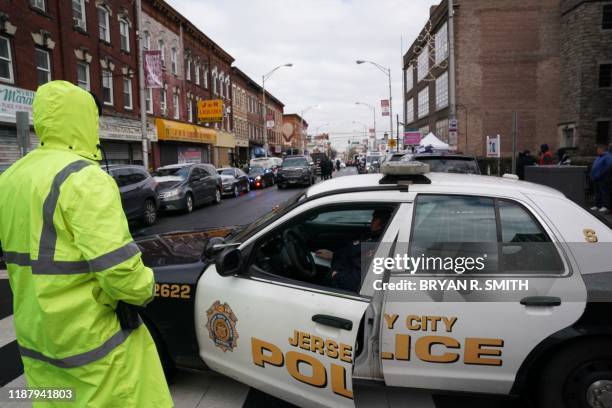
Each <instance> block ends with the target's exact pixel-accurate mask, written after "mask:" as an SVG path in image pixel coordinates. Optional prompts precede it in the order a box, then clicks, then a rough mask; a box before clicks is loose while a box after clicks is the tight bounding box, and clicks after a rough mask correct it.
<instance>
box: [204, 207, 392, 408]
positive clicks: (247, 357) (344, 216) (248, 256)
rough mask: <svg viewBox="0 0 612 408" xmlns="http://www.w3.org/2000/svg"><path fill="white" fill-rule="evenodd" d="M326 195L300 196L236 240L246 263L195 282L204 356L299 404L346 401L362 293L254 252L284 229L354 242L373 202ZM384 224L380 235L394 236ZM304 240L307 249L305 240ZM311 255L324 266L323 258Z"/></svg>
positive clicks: (225, 371) (362, 307)
mask: <svg viewBox="0 0 612 408" xmlns="http://www.w3.org/2000/svg"><path fill="white" fill-rule="evenodd" d="M359 197H360V195H357V196H356V198H359ZM331 199H332V197H326V198H321V199H319V200H315V201H313V202H306V203H305V204H302V205H301V206H299V207H297V208H295V209H294V210H292V211H290V212H289V213H288V214H286V215H285V216H283V217H281V218H280V219H279V220H277V221H276V222H274V223H272V224H271V225H269V226H268V227H266V228H264V229H263V230H262V231H261V232H259V233H256V234H255V235H254V236H252V237H251V238H249V239H248V240H247V241H246V242H245V243H243V244H242V245H241V246H240V249H241V252H242V254H243V256H244V259H245V265H244V267H245V268H247V269H246V270H245V271H244V272H243V273H242V274H240V275H239V276H229V277H222V276H220V275H219V274H218V273H217V272H216V268H215V266H214V265H213V266H211V267H209V268H208V269H207V270H206V271H205V272H204V274H203V275H202V277H201V278H200V281H199V282H198V286H197V295H196V331H197V337H198V342H199V346H200V356H201V357H202V359H203V360H204V361H205V363H206V364H207V365H208V366H209V367H211V368H212V369H213V370H215V371H217V372H220V373H222V374H225V375H227V376H229V377H232V378H235V379H237V380H238V381H241V382H243V383H246V384H248V385H250V386H252V387H255V388H257V389H259V390H262V391H264V392H267V393H269V394H271V395H274V396H276V397H279V398H282V399H285V400H287V401H290V402H292V403H294V404H297V405H298V406H326V407H330V406H353V391H352V366H353V359H354V357H355V356H356V353H357V350H356V341H357V333H358V331H359V326H360V322H361V319H362V316H363V315H364V312H365V310H366V308H367V307H368V305H369V299H368V298H367V297H363V296H360V295H359V294H358V292H357V291H355V292H349V291H343V290H339V289H333V288H330V287H327V286H324V285H322V284H312V283H307V282H303V281H300V280H298V279H293V278H287V277H282V276H278V275H275V274H274V273H271V272H270V271H274V269H270V270H266V269H267V267H266V266H265V265H263V264H258V262H262V259H266V257H269V259H273V260H275V262H277V260H278V258H276V257H275V255H277V254H275V253H269V254H266V256H264V258H261V257H259V256H258V251H263V248H264V247H265V245H269V243H271V242H274V240H275V239H276V238H275V237H277V236H279V235H280V236H284V237H286V236H287V234H284V231H287V230H288V229H289V228H292V229H296V230H300V229H301V230H303V231H304V232H303V234H305V235H306V234H309V235H310V236H313V234H315V235H316V236H317V238H318V239H319V241H320V242H321V247H322V248H325V247H326V246H328V245H333V242H334V241H336V242H337V241H339V240H342V239H345V238H347V235H346V234H347V233H348V234H349V236H348V237H349V238H350V239H351V241H349V242H348V245H356V246H357V245H359V246H360V242H358V241H356V238H357V237H360V236H361V234H360V232H361V231H365V230H366V229H367V228H368V227H369V223H370V219H371V216H372V211H373V208H374V207H375V206H372V205H369V204H367V203H365V204H364V205H361V206H359V203H358V202H356V201H350V202H346V203H337V202H336V203H333V202H332V200H331ZM328 205H331V207H328ZM296 220H300V221H299V222H297V221H296ZM387 225H388V228H387V229H386V232H385V235H384V236H383V238H382V240H383V241H384V240H388V239H393V238H394V237H395V236H396V235H397V228H395V232H393V227H391V226H390V225H391V222H389V224H387ZM351 231H352V232H351ZM351 234H354V235H353V236H351ZM393 234H395V235H393ZM280 244H281V245H282V242H281V243H280ZM303 244H304V245H305V246H307V247H308V249H309V250H311V251H313V252H314V248H315V247H313V246H312V243H311V242H306V241H305V242H304V243H303ZM323 245H325V246H323ZM279 248H281V247H279ZM328 249H329V247H328ZM332 249H336V248H332ZM338 250H340V248H338ZM279 251H281V252H282V251H283V249H282V248H281V249H279ZM313 259H314V260H315V262H316V263H317V264H319V265H320V266H322V267H323V268H325V266H324V265H325V260H323V259H318V258H313ZM278 262H280V261H278Z"/></svg>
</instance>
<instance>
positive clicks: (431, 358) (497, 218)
mask: <svg viewBox="0 0 612 408" xmlns="http://www.w3.org/2000/svg"><path fill="white" fill-rule="evenodd" d="M413 208H414V215H413V217H412V220H411V221H410V220H408V221H407V222H406V223H405V224H404V225H403V226H402V227H400V236H399V238H398V241H403V242H409V244H408V249H407V253H408V255H409V256H411V257H412V258H421V259H435V258H437V257H441V258H442V259H443V260H444V261H446V259H447V258H451V259H453V260H454V261H452V262H454V265H450V264H449V265H448V266H449V269H445V267H440V266H439V265H437V264H433V263H430V266H429V268H426V267H423V264H421V267H420V268H419V269H418V271H417V272H416V274H414V275H411V274H410V271H405V270H401V269H400V270H396V271H392V272H391V274H390V278H389V283H392V284H399V285H398V286H397V287H396V288H394V290H393V289H389V288H387V290H386V292H385V304H384V307H383V319H382V324H381V329H380V330H381V359H382V367H383V375H384V380H385V383H386V384H387V385H390V386H404V387H414V388H427V389H438V390H453V391H464V392H482V393H500V394H507V393H509V392H510V389H511V388H512V385H513V383H514V380H515V377H516V375H517V372H518V371H519V368H520V367H521V364H522V363H523V361H525V358H526V357H527V355H528V354H529V353H530V352H531V351H532V350H533V349H534V348H535V347H536V346H537V345H538V344H539V343H540V342H541V341H543V340H544V339H546V338H547V337H548V336H550V335H552V334H553V333H555V332H557V331H559V330H561V329H564V328H566V327H568V326H570V325H571V324H572V323H574V322H575V321H576V320H577V319H578V318H579V317H580V316H581V314H582V312H583V310H584V307H585V299H586V297H585V296H586V293H585V288H584V283H583V281H582V278H581V277H580V274H579V273H577V269H576V265H575V263H574V260H573V258H571V257H569V256H567V252H566V251H564V244H562V243H560V242H558V240H557V238H556V236H555V234H554V233H553V231H552V229H551V228H549V227H548V226H546V224H545V223H544V222H543V218H542V217H540V216H538V215H537V213H536V211H534V209H533V207H532V206H531V205H530V204H529V203H528V202H526V201H525V202H518V201H515V200H513V199H501V198H492V197H478V196H468V195H465V196H461V195H442V194H428V195H424V194H421V195H418V196H417V199H416V201H415V203H414V205H413ZM398 247H400V246H399V245H398ZM404 254H406V252H404ZM459 258H464V259H467V258H473V259H474V261H470V262H469V264H468V263H466V262H465V260H463V261H458V262H457V261H456V260H458V259H459ZM433 262H435V261H433ZM460 264H461V265H463V266H462V267H459V265H460ZM481 266H482V267H481ZM402 268H403V267H402ZM406 282H413V284H414V286H413V288H412V289H410V288H409V287H407V286H406V285H404V286H402V285H401V284H402V283H406ZM461 282H465V285H467V286H465V287H463V286H461V285H463V283H461ZM472 282H475V283H472ZM421 285H423V286H421ZM443 285H445V286H443ZM451 285H453V286H451ZM472 285H474V286H472ZM487 285H505V286H497V287H495V286H487Z"/></svg>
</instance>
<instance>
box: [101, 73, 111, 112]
mask: <svg viewBox="0 0 612 408" xmlns="http://www.w3.org/2000/svg"><path fill="white" fill-rule="evenodd" d="M102 99H103V101H104V104H105V105H112V104H113V73H112V72H111V71H107V70H102Z"/></svg>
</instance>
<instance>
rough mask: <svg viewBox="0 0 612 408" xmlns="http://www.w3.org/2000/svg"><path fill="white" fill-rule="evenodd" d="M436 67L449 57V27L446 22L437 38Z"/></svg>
mask: <svg viewBox="0 0 612 408" xmlns="http://www.w3.org/2000/svg"><path fill="white" fill-rule="evenodd" d="M435 45H436V48H435V54H436V65H438V64H439V63H441V62H442V61H444V60H445V59H446V58H447V57H448V26H447V25H446V22H445V23H444V24H443V25H442V27H440V29H439V30H438V32H437V33H436V36H435Z"/></svg>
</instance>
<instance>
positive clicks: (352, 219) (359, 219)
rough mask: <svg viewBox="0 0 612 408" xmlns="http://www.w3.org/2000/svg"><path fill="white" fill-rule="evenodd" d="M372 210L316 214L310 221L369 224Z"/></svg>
mask: <svg viewBox="0 0 612 408" xmlns="http://www.w3.org/2000/svg"><path fill="white" fill-rule="evenodd" d="M373 212H374V210H372V209H367V210H342V211H330V212H324V213H321V214H318V215H317V216H316V217H314V218H313V219H312V220H311V222H316V223H321V224H369V223H370V221H372V213H373Z"/></svg>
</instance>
